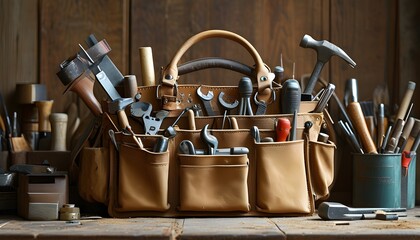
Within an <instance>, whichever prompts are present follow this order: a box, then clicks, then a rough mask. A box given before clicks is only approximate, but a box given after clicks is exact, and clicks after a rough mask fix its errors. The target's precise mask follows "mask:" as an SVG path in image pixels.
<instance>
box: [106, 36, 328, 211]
mask: <svg viewBox="0 0 420 240" xmlns="http://www.w3.org/2000/svg"><path fill="white" fill-rule="evenodd" d="M208 38H225V39H229V40H232V41H235V42H237V43H239V44H241V45H242V46H243V47H244V48H245V49H246V50H247V51H248V52H249V53H250V54H251V56H252V57H253V59H254V61H255V67H252V68H250V67H246V66H245V65H243V64H238V65H237V66H233V67H227V65H226V64H225V63H226V61H225V62H223V61H222V60H221V59H198V60H195V61H191V62H188V63H185V64H183V65H179V66H178V62H179V60H180V59H181V57H182V55H183V54H184V53H185V52H186V51H187V50H188V49H189V48H190V47H191V46H192V45H194V44H195V43H197V42H199V41H202V40H204V39H208ZM227 62H228V63H232V61H229V60H228V61H227ZM189 64H190V65H189ZM191 64H192V65H191ZM191 66H193V67H191ZM244 66H245V67H244ZM209 67H218V68H228V69H231V70H233V71H238V72H241V73H243V74H244V75H246V76H248V77H249V79H251V81H252V83H253V85H252V88H251V89H252V93H251V92H250V93H248V95H249V96H251V97H250V99H251V101H250V103H249V104H248V103H247V104H246V106H245V105H243V104H242V100H243V93H241V92H240V91H241V87H240V86H239V87H238V86H202V85H198V84H181V83H182V78H181V77H179V78H178V75H180V74H179V73H180V72H181V73H189V72H192V71H196V70H200V69H203V68H209ZM272 75H273V74H272V73H271V72H270V69H269V68H268V67H267V66H265V65H264V63H263V61H262V59H261V57H260V56H259V54H258V53H257V51H256V50H255V48H254V47H253V46H252V45H251V44H250V43H249V42H248V41H246V40H245V39H243V38H242V37H240V36H239V35H237V34H234V33H231V32H227V31H221V30H210V31H206V32H202V33H199V34H197V35H195V36H193V37H192V38H190V39H189V40H187V41H186V42H185V43H184V45H183V46H181V48H180V49H179V50H178V52H177V53H176V54H175V57H174V58H173V59H172V61H171V63H170V64H169V65H168V66H167V67H166V68H164V69H163V74H162V76H163V79H162V83H161V84H160V85H159V86H147V87H138V93H139V95H138V96H139V97H138V98H137V102H134V103H133V104H131V106H130V107H127V108H126V110H125V112H126V113H127V115H131V117H129V126H130V128H131V130H132V132H131V133H130V132H127V131H123V130H122V129H119V130H118V128H116V127H115V126H119V125H120V124H119V122H118V117H117V115H115V114H108V113H106V111H105V113H104V118H105V119H107V121H103V122H105V124H104V123H103V124H104V125H103V127H104V138H103V141H104V143H109V146H108V144H104V147H108V148H109V156H110V158H109V161H110V165H109V167H110V171H109V175H108V176H107V177H109V189H108V197H107V199H108V202H107V204H108V213H109V214H110V215H111V216H113V217H134V216H164V217H176V216H299V215H309V214H312V213H313V212H314V210H315V202H316V201H317V200H319V199H325V198H327V197H328V195H329V188H330V187H331V185H332V183H333V181H334V172H335V164H334V153H335V144H334V143H333V142H332V141H326V142H319V141H317V139H318V135H319V133H320V132H321V128H322V126H323V125H331V123H328V124H325V123H326V118H325V115H324V113H323V112H312V110H313V109H314V107H315V105H316V102H315V103H313V102H312V103H309V104H308V103H305V104H304V103H302V104H301V105H300V110H299V112H298V113H297V114H296V115H295V116H294V114H281V112H282V110H281V103H280V101H281V100H280V96H281V94H282V86H277V87H273V85H272V80H273V76H272ZM199 92H201V93H199ZM221 93H222V97H223V96H224V97H226V99H228V100H226V99H225V101H226V102H230V103H234V102H235V101H234V100H235V99H236V100H237V99H241V103H240V104H238V105H240V106H237V108H236V109H233V108H232V109H228V110H230V113H229V114H226V113H225V112H224V110H226V109H225V108H223V107H224V105H223V104H221V103H220V101H217V100H216V98H217V96H219V95H220V94H221ZM200 94H201V95H202V96H200ZM210 95H213V96H215V99H213V101H212V100H211V97H210ZM203 96H204V98H205V97H206V96H207V97H209V99H210V100H208V102H207V103H205V102H203V100H202V98H203ZM232 99H233V100H232ZM248 100H249V97H248ZM209 104H210V107H213V109H208V107H209ZM206 105H207V106H206ZM259 105H263V106H259ZM243 108H246V109H247V110H244V109H243ZM197 109H199V110H200V109H201V111H202V112H204V113H205V114H200V113H198V111H197ZM238 109H239V110H238ZM211 110H213V113H212V112H211ZM139 113H141V114H139ZM254 113H255V114H254ZM279 118H282V119H287V120H289V121H290V122H294V124H295V126H296V127H295V130H294V131H295V133H294V134H295V138H294V139H291V140H288V141H276V140H275V139H276V138H277V135H278V132H277V130H276V124H278V119H279ZM294 120H295V121H294ZM109 130H111V132H109ZM108 133H109V135H108ZM111 133H112V134H111ZM133 133H135V134H134V135H133ZM110 136H111V137H110ZM266 139H274V141H265V140H266ZM162 143H164V144H162ZM162 146H163V147H162ZM103 160H105V159H103Z"/></svg>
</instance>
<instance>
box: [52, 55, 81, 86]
mask: <svg viewBox="0 0 420 240" xmlns="http://www.w3.org/2000/svg"><path fill="white" fill-rule="evenodd" d="M87 64H88V63H87V62H86V60H85V59H83V58H82V57H81V56H80V55H79V54H77V55H76V56H75V57H74V58H73V59H71V58H69V59H67V60H65V61H63V62H62V63H61V64H60V71H59V72H57V76H58V78H60V80H61V82H62V83H63V85H64V86H67V85H68V84H69V83H71V82H73V80H75V79H77V78H78V77H80V76H81V75H82V74H83V73H84V72H85V71H86V70H87Z"/></svg>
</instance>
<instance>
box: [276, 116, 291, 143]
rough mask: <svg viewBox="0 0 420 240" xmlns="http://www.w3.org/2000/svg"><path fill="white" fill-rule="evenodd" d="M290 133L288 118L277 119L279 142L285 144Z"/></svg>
mask: <svg viewBox="0 0 420 240" xmlns="http://www.w3.org/2000/svg"><path fill="white" fill-rule="evenodd" d="M289 133H290V120H289V119H287V118H279V119H277V126H276V135H277V142H284V141H286V139H287V136H289Z"/></svg>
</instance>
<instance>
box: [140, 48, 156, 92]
mask: <svg viewBox="0 0 420 240" xmlns="http://www.w3.org/2000/svg"><path fill="white" fill-rule="evenodd" d="M139 54H140V70H141V77H142V83H143V86H155V85H156V81H155V70H154V65H153V54H152V48H151V47H141V48H139Z"/></svg>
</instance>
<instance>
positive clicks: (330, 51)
mask: <svg viewBox="0 0 420 240" xmlns="http://www.w3.org/2000/svg"><path fill="white" fill-rule="evenodd" d="M299 46H301V47H303V48H312V49H314V50H315V51H316V52H317V54H318V56H317V58H318V61H321V62H323V63H326V62H328V60H330V58H331V57H332V56H334V55H336V56H339V57H340V58H342V59H343V60H345V61H346V62H347V63H348V64H350V66H351V67H355V66H356V63H355V62H354V61H353V60H352V59H351V58H350V57H349V56H348V55H347V53H345V52H344V51H343V50H342V49H341V48H339V47H337V46H336V45H334V44H332V43H330V42H328V41H327V40H320V41H317V40H315V39H313V38H312V37H311V36H309V35H307V34H305V36H303V38H302V40H301V41H300V44H299Z"/></svg>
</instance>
